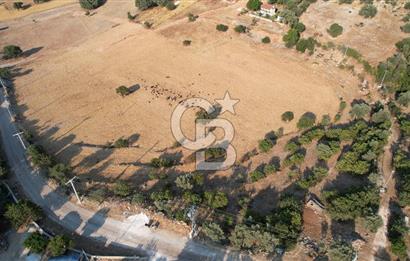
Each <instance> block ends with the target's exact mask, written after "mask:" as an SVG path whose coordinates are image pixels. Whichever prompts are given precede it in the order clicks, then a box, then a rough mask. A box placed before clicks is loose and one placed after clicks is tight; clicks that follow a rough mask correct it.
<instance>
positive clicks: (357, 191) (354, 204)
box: [322, 187, 380, 221]
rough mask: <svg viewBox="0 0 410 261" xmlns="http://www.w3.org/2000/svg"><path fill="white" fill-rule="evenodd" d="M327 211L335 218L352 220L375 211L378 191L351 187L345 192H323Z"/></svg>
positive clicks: (377, 205) (377, 204)
mask: <svg viewBox="0 0 410 261" xmlns="http://www.w3.org/2000/svg"><path fill="white" fill-rule="evenodd" d="M322 196H323V197H324V198H325V200H326V202H327V204H326V206H327V211H328V212H329V214H330V216H331V217H332V218H333V219H335V220H340V221H346V220H354V219H356V218H358V217H365V216H367V215H369V213H374V212H376V210H377V208H378V207H379V199H380V198H379V192H378V190H377V189H376V188H371V187H365V188H352V189H351V190H350V191H348V192H345V193H337V192H335V191H331V192H329V191H327V192H323V193H322Z"/></svg>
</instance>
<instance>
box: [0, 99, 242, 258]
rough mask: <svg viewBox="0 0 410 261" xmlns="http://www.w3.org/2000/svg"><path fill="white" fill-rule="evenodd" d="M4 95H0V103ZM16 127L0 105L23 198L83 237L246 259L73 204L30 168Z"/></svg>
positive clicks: (170, 252)
mask: <svg viewBox="0 0 410 261" xmlns="http://www.w3.org/2000/svg"><path fill="white" fill-rule="evenodd" d="M4 101H5V97H4V95H3V93H1V94H0V104H3V102H4ZM17 131H18V130H17V128H16V126H15V124H14V123H13V122H12V120H11V118H10V115H9V113H8V112H7V109H6V108H4V107H3V106H1V107H0V133H1V143H2V147H3V150H4V152H5V154H6V157H7V160H8V163H9V166H10V168H11V170H12V172H13V173H14V174H15V175H16V178H17V180H18V182H19V183H20V184H21V186H22V188H23V190H24V192H25V194H26V195H27V197H29V198H30V199H31V201H33V202H34V203H36V204H37V205H39V206H41V207H42V209H43V210H44V212H45V214H46V215H47V216H48V217H49V218H50V219H51V220H53V221H55V222H57V223H58V224H60V225H61V226H63V227H64V228H66V229H68V230H69V231H73V232H75V233H77V234H78V235H81V236H83V237H87V238H92V239H95V240H98V241H100V242H105V245H106V246H109V245H110V244H112V245H117V246H123V247H129V248H133V249H135V250H136V251H138V253H144V254H145V255H147V256H149V257H150V260H245V259H246V260H249V259H250V258H249V257H248V256H242V255H240V254H239V253H236V252H230V251H225V250H223V249H219V248H213V247H210V246H205V245H203V244H199V243H196V242H194V241H192V240H189V239H188V238H186V237H181V236H179V235H177V234H174V233H170V232H167V231H163V230H161V231H159V230H158V231H151V230H150V229H149V228H147V227H145V226H144V225H143V224H142V223H141V222H138V220H124V221H120V220H116V219H113V218H110V217H107V216H106V215H105V212H104V211H97V212H93V211H90V210H88V209H85V208H83V207H81V206H80V205H77V204H74V203H72V202H70V201H69V200H68V198H67V197H66V196H63V195H61V194H59V193H57V192H55V191H53V189H52V188H50V187H49V186H48V185H47V183H46V180H45V179H44V178H43V177H42V176H41V175H38V174H37V173H36V172H35V171H33V170H32V168H31V167H30V165H29V163H28V161H27V157H26V153H25V150H24V148H23V147H22V145H21V144H20V142H19V140H18V139H17V137H13V134H15V133H17Z"/></svg>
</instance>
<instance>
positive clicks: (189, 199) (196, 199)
mask: <svg viewBox="0 0 410 261" xmlns="http://www.w3.org/2000/svg"><path fill="white" fill-rule="evenodd" d="M182 198H183V199H184V200H185V202H186V203H188V204H193V205H198V204H201V202H202V197H201V196H200V195H199V194H196V193H193V192H192V191H189V190H188V191H185V192H184V194H183V195H182Z"/></svg>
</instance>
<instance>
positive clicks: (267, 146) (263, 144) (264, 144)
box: [259, 139, 273, 153]
mask: <svg viewBox="0 0 410 261" xmlns="http://www.w3.org/2000/svg"><path fill="white" fill-rule="evenodd" d="M272 148H273V143H272V141H271V140H270V139H263V140H260V141H259V150H260V151H262V152H264V153H266V152H268V151H270V150H271V149H272Z"/></svg>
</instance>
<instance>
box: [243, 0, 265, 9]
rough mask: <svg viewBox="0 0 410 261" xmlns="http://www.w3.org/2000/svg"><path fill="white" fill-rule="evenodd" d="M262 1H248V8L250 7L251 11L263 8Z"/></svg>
mask: <svg viewBox="0 0 410 261" xmlns="http://www.w3.org/2000/svg"><path fill="white" fill-rule="evenodd" d="M261 5H262V2H261V1H259V0H248V2H247V3H246V8H248V9H249V10H251V11H257V10H259V9H261Z"/></svg>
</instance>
